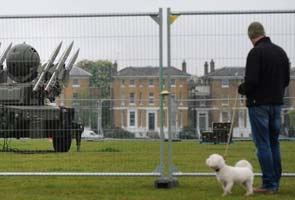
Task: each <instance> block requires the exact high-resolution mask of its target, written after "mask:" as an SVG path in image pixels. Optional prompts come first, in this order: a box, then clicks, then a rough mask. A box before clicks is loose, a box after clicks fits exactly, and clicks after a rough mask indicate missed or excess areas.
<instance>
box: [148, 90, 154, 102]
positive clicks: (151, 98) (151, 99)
mask: <svg viewBox="0 0 295 200" xmlns="http://www.w3.org/2000/svg"><path fill="white" fill-rule="evenodd" d="M154 98H155V97H154V93H152V92H151V93H150V94H149V104H154Z"/></svg>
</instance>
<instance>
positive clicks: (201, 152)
mask: <svg viewBox="0 0 295 200" xmlns="http://www.w3.org/2000/svg"><path fill="white" fill-rule="evenodd" d="M11 147H12V148H18V149H38V150H41V149H42V150H46V149H47V150H48V149H52V145H51V143H49V142H48V141H42V142H40V140H23V141H22V140H20V141H19V140H17V141H16V140H15V141H12V143H11ZM224 148H225V146H224V145H213V144H199V143H198V142H197V141H182V142H174V143H173V152H174V157H173V163H174V165H175V166H176V167H177V168H178V169H179V170H180V171H182V172H211V171H210V169H208V167H207V166H206V165H205V159H206V158H207V157H208V155H210V154H211V153H214V152H217V153H220V154H223V152H224ZM159 149H160V146H159V142H155V141H100V142H83V143H82V149H81V152H76V151H75V146H72V148H71V151H70V152H68V153H58V154H56V153H38V154H21V153H12V152H1V153H0V156H1V157H0V160H1V162H0V171H1V172H24V171H25V172H28V171H30V172H33V171H38V172H39V171H42V172H152V171H153V170H154V169H155V168H156V167H157V165H158V164H159ZM281 149H282V159H283V171H284V172H295V162H294V151H295V143H294V142H288V141H284V142H281ZM165 151H166V152H167V143H165ZM242 158H246V159H247V160H249V161H250V162H251V163H252V164H253V166H254V168H255V172H259V166H258V163H257V159H256V155H255V148H254V146H253V144H252V142H235V143H234V144H232V145H231V146H230V149H229V156H228V164H234V163H235V162H236V161H237V160H239V159H242ZM165 160H167V158H165ZM0 179H1V181H0V188H1V199H8V200H12V199H18V200H19V199H20V200H23V199H25V200H26V199H34V200H35V199H38V200H39V199H40V200H43V199H44V200H45V199H46V200H49V199H58V200H75V199H87V200H92V199H96V200H97V199H107V200H108V199H110V200H112V199H114V200H133V199H134V200H144V199H146V200H153V199H160V200H164V199H165V200H166V199H175V200H181V199H184V200H191V199H221V194H222V189H221V187H220V186H219V184H218V183H217V181H216V179H215V177H202V178H201V177H179V178H178V180H179V183H180V185H179V186H178V187H176V188H173V189H155V188H154V181H155V180H156V179H157V177H0ZM259 183H260V178H259V177H256V178H255V184H256V185H258V184H259ZM294 188H295V177H294V178H286V177H284V178H282V182H281V190H280V192H279V194H276V195H253V196H251V197H244V196H243V194H244V191H243V190H242V189H241V188H239V187H234V189H233V194H231V195H230V196H228V197H225V198H226V199H259V200H260V199H278V198H280V199H295V191H294Z"/></svg>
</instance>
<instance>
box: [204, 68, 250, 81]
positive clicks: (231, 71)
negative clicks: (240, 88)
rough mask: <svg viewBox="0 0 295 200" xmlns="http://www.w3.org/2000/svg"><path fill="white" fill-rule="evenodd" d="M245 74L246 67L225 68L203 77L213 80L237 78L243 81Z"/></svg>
mask: <svg viewBox="0 0 295 200" xmlns="http://www.w3.org/2000/svg"><path fill="white" fill-rule="evenodd" d="M244 74H245V67H223V68H220V69H216V70H214V71H213V72H210V73H208V74H206V75H204V76H203V78H212V79H219V78H225V77H227V78H229V77H231V78H235V77H236V78H237V79H243V78H244Z"/></svg>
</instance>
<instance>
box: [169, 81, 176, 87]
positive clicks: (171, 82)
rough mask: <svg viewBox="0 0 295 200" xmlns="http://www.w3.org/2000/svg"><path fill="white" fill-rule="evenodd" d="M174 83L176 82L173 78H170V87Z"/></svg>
mask: <svg viewBox="0 0 295 200" xmlns="http://www.w3.org/2000/svg"><path fill="white" fill-rule="evenodd" d="M175 83H176V81H175V79H170V85H171V87H175Z"/></svg>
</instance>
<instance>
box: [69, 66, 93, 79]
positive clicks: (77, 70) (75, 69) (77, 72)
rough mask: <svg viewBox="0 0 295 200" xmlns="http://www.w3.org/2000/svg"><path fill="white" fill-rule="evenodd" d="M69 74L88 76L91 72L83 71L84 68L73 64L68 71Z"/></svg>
mask: <svg viewBox="0 0 295 200" xmlns="http://www.w3.org/2000/svg"><path fill="white" fill-rule="evenodd" d="M70 76H79V77H90V76H92V74H90V73H89V72H87V71H85V70H84V69H82V68H80V67H77V66H74V67H73V68H72V70H71V71H70Z"/></svg>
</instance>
